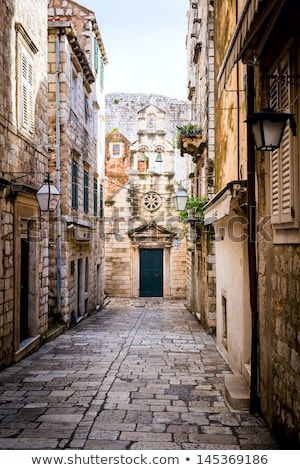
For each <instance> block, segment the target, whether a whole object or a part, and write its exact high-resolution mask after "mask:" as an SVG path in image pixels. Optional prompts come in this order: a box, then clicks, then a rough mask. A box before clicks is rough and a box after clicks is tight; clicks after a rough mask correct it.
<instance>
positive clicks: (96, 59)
mask: <svg viewBox="0 0 300 470" xmlns="http://www.w3.org/2000/svg"><path fill="white" fill-rule="evenodd" d="M98 68H99V48H98V42H97V39H96V38H94V69H95V72H96V73H97V72H98Z"/></svg>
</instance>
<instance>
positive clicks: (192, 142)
mask: <svg viewBox="0 0 300 470" xmlns="http://www.w3.org/2000/svg"><path fill="white" fill-rule="evenodd" d="M176 127H177V147H178V148H179V150H180V154H181V156H183V154H184V153H189V154H190V155H195V154H196V153H197V151H198V149H199V146H200V144H201V140H202V127H201V126H199V125H196V124H193V123H191V122H189V123H187V124H184V125H183V126H176Z"/></svg>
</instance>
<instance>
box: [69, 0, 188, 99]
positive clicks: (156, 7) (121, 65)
mask: <svg viewBox="0 0 300 470" xmlns="http://www.w3.org/2000/svg"><path fill="white" fill-rule="evenodd" d="M78 3H80V4H82V5H84V6H86V7H87V8H89V9H91V10H93V11H94V12H95V13H96V18H97V23H98V26H99V29H100V32H101V35H102V39H103V42H104V47H105V50H106V54H107V57H108V65H107V66H106V69H105V70H106V72H105V83H104V85H105V93H112V92H118V93H121V92H124V93H153V94H161V95H165V96H169V97H171V98H177V99H182V100H186V99H187V91H186V89H187V83H186V49H185V38H186V33H187V18H186V13H187V10H188V5H189V1H188V0H146V1H143V0H79V1H78Z"/></svg>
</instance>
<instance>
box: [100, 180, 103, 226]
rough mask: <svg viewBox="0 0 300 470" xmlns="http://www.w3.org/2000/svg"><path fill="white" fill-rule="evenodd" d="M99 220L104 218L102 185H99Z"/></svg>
mask: <svg viewBox="0 0 300 470" xmlns="http://www.w3.org/2000/svg"><path fill="white" fill-rule="evenodd" d="M99 216H100V219H103V217H104V191H103V184H100V208H99Z"/></svg>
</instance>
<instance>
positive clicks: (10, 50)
mask: <svg viewBox="0 0 300 470" xmlns="http://www.w3.org/2000/svg"><path fill="white" fill-rule="evenodd" d="M47 24H48V17H47V1H46V0H42V1H39V0H29V1H28V2H27V3H26V9H24V2H23V1H22V0H16V1H10V0H4V1H3V2H1V4H0V43H1V45H2V47H1V48H0V64H1V67H0V168H1V170H0V216H1V224H0V246H1V250H0V274H1V276H0V277H1V281H0V368H1V367H2V366H6V365H8V364H10V363H12V362H13V361H17V360H19V359H20V358H21V357H22V355H25V354H26V353H28V351H30V350H32V349H33V348H35V347H37V346H38V345H39V344H40V343H41V342H42V341H43V338H44V335H45V334H46V332H47V328H48V321H47V319H48V316H47V314H48V312H47V305H48V232H47V217H45V218H44V217H43V219H42V220H41V223H39V210H38V205H37V201H36V198H35V194H36V191H37V190H38V189H39V187H40V186H41V184H42V182H43V180H44V178H45V176H46V171H47V162H48V155H47V141H48V136H47V118H46V116H47ZM20 44H22V46H23V47H24V50H28V53H29V54H31V55H32V61H33V75H32V110H33V113H32V114H31V116H32V118H33V125H32V128H31V129H30V132H29V130H25V129H24V127H23V126H22V113H21V107H20V102H21V95H20V87H19V82H20V74H19V70H20V69H19V64H20V57H19V51H20ZM24 247H26V251H27V248H28V258H27V257H26V264H25V261H24V257H23V254H24V253H23V251H22V250H23V249H24ZM22 257H23V259H22ZM21 263H23V266H22V267H21ZM21 269H22V270H23V272H26V271H27V272H28V286H27V288H24V287H23V292H24V289H25V297H24V296H23V297H22V294H21V292H22V290H21V285H22V284H21V281H22V277H21V276H22V275H21ZM22 299H26V304H22ZM21 317H22V318H25V319H26V322H27V323H26V324H23V325H21V322H22V320H21ZM24 338H26V340H27V341H26V347H23V349H22V352H20V351H21V343H22V341H23V339H24Z"/></svg>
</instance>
